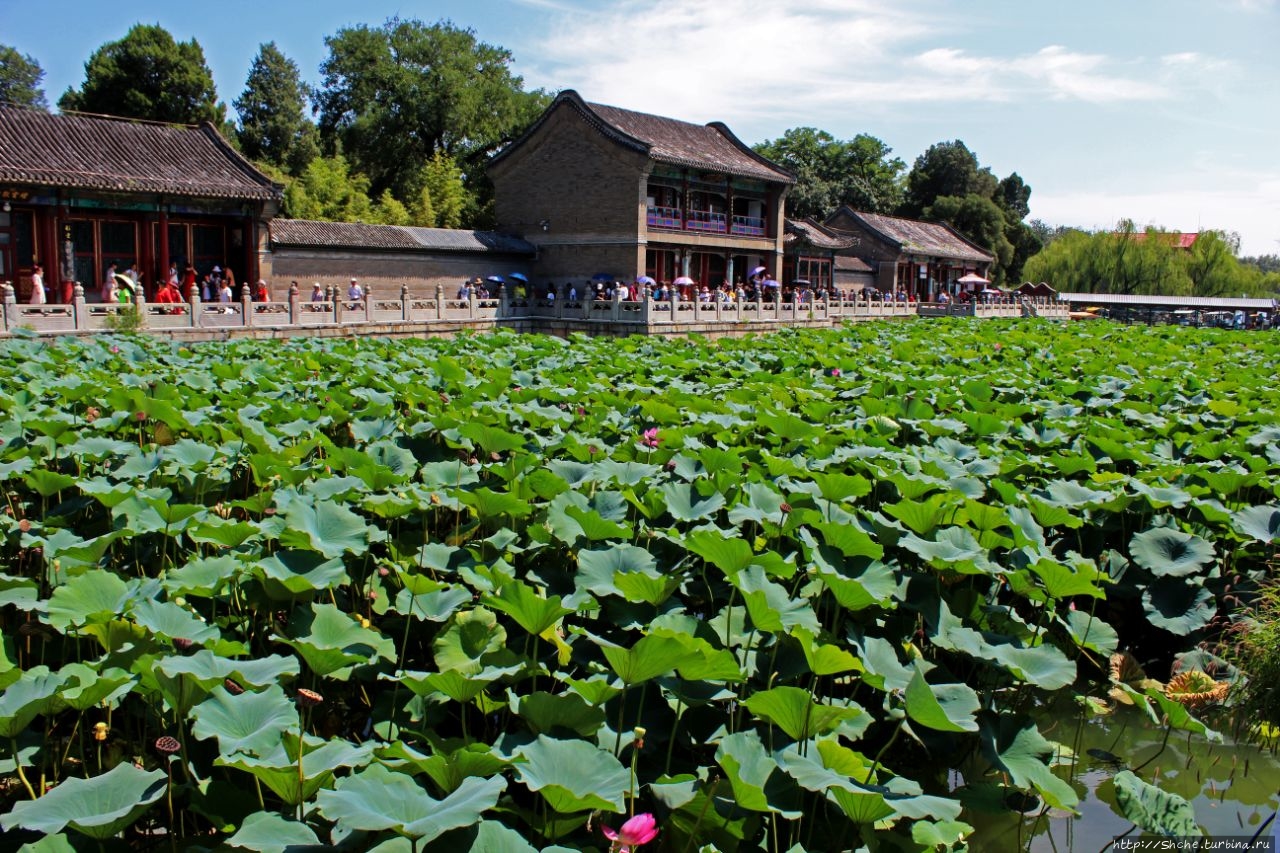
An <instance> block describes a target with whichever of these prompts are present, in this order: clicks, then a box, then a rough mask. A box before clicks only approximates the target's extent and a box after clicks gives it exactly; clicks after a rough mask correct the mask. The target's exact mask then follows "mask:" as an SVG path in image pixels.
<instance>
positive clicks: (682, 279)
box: [671, 275, 693, 284]
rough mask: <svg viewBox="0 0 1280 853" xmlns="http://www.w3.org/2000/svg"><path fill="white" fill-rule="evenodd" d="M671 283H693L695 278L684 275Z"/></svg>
mask: <svg viewBox="0 0 1280 853" xmlns="http://www.w3.org/2000/svg"><path fill="white" fill-rule="evenodd" d="M671 283H672V284H693V279H691V278H689V276H687V275H682V276H680V277H679V278H677V279H676V280H675V281H673V282H671Z"/></svg>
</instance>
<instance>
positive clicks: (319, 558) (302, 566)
mask: <svg viewBox="0 0 1280 853" xmlns="http://www.w3.org/2000/svg"><path fill="white" fill-rule="evenodd" d="M258 568H259V570H260V571H261V579H262V588H263V591H264V592H266V593H267V595H269V596H270V597H272V598H274V599H277V600H283V601H290V600H293V599H294V598H296V597H297V596H299V595H301V594H303V593H308V592H315V591H316V590H320V589H335V588H336V587H338V586H340V585H342V584H343V583H345V582H346V581H347V568H346V566H345V565H343V563H342V560H341V559H339V558H337V557H329V558H326V557H325V556H324V555H322V554H317V553H316V552H315V551H296V550H292V549H289V548H283V549H281V550H279V551H276V552H275V553H274V554H272V555H271V556H269V557H267V558H265V559H263V560H261V561H259V562H258Z"/></svg>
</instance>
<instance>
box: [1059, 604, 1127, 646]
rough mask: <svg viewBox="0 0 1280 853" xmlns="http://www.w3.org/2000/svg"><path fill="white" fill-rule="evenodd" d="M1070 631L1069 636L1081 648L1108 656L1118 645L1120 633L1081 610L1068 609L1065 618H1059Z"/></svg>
mask: <svg viewBox="0 0 1280 853" xmlns="http://www.w3.org/2000/svg"><path fill="white" fill-rule="evenodd" d="M1060 621H1062V622H1063V624H1065V625H1066V627H1067V630H1068V631H1070V632H1071V638H1072V639H1074V640H1075V641H1076V645H1078V646H1080V647H1081V648H1085V649H1089V650H1091V651H1094V652H1097V653H1098V654H1100V655H1102V656H1104V657H1110V656H1111V655H1112V654H1113V653H1114V652H1115V651H1116V649H1118V648H1119V647H1120V635H1119V634H1117V633H1116V629H1115V628H1113V627H1111V626H1110V625H1108V624H1107V623H1106V622H1104V621H1102V619H1101V618H1099V617H1095V616H1092V615H1090V614H1088V613H1086V612H1084V611H1083V610H1071V611H1068V613H1067V615H1066V619H1063V620H1060Z"/></svg>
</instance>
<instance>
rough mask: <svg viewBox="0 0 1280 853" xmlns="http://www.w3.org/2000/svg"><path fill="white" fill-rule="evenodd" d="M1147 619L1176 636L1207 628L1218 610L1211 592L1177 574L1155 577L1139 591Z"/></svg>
mask: <svg viewBox="0 0 1280 853" xmlns="http://www.w3.org/2000/svg"><path fill="white" fill-rule="evenodd" d="M1142 608H1143V610H1144V611H1145V612H1146V615H1147V621H1148V622H1150V623H1151V624H1152V625H1155V626H1156V627H1157V628H1163V629H1165V630H1166V631H1170V632H1172V633H1174V634H1177V635H1179V636H1184V637H1185V636H1188V635H1190V634H1193V633H1195V632H1196V631H1199V630H1201V629H1202V628H1204V627H1206V626H1207V625H1208V624H1209V623H1210V622H1211V621H1213V616H1214V614H1215V613H1217V605H1216V603H1215V602H1214V598H1213V593H1211V592H1209V590H1207V589H1205V588H1204V587H1202V586H1199V585H1197V584H1191V583H1187V582H1186V581H1183V580H1179V579H1178V578H1176V577H1169V578H1157V579H1156V580H1155V581H1154V582H1152V583H1151V584H1149V585H1148V586H1147V588H1146V589H1144V590H1143V591H1142Z"/></svg>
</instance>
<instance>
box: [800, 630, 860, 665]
mask: <svg viewBox="0 0 1280 853" xmlns="http://www.w3.org/2000/svg"><path fill="white" fill-rule="evenodd" d="M791 636H792V637H794V638H795V639H796V641H797V642H798V643H799V644H800V650H801V651H802V652H803V653H804V659H805V662H806V663H808V664H809V671H810V672H812V673H813V674H814V675H835V674H837V673H841V672H861V671H862V669H863V667H862V662H861V661H860V660H858V659H857V658H856V657H854V655H853V654H851V653H850V652H849V651H848V650H846V649H843V648H841V647H840V646H836V645H833V644H831V643H821V642H819V641H818V640H817V638H816V637H815V636H814V635H813V633H812V632H811V631H806V630H805V629H804V628H796V629H794V630H792V632H791Z"/></svg>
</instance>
